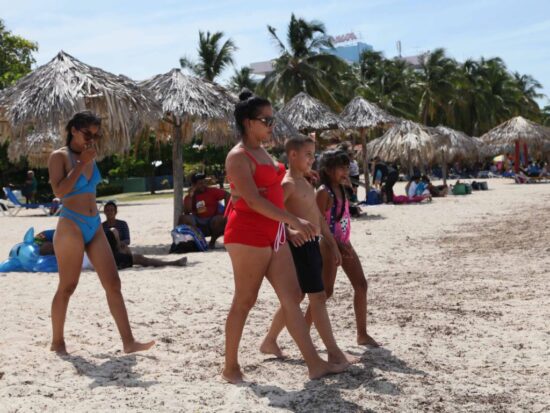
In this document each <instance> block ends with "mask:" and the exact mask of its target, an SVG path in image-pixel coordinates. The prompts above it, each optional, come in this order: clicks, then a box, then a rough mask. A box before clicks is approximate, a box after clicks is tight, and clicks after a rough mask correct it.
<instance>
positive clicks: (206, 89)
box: [139, 68, 238, 146]
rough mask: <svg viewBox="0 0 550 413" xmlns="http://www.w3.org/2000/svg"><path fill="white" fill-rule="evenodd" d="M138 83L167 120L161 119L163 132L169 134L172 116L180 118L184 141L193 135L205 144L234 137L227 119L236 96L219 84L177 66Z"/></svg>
mask: <svg viewBox="0 0 550 413" xmlns="http://www.w3.org/2000/svg"><path fill="white" fill-rule="evenodd" d="M139 84H140V86H142V87H144V88H146V89H148V90H149V91H151V93H152V94H153V95H154V97H155V99H156V100H157V101H158V102H159V103H160V104H161V106H162V111H163V113H164V115H165V116H164V120H166V121H167V122H169V123H168V124H166V123H165V122H163V125H162V127H163V134H164V135H167V136H170V135H171V134H172V133H173V128H174V127H175V123H174V121H175V119H174V118H180V119H182V120H183V122H181V124H180V127H181V129H182V137H183V138H184V141H186V142H187V143H188V141H189V140H190V139H191V138H192V137H193V136H195V135H198V136H200V137H201V138H202V139H203V144H206V145H216V146H223V145H229V144H231V143H232V142H233V141H234V140H235V136H234V132H233V131H232V130H231V128H230V127H229V126H228V122H230V121H231V119H232V114H233V110H234V108H235V103H236V102H237V101H238V99H237V98H236V97H235V96H234V95H233V94H232V93H231V92H229V91H228V90H226V89H224V88H223V87H221V86H219V85H217V84H216V83H213V82H210V81H207V80H203V79H200V78H198V77H196V76H190V75H187V74H185V73H183V72H182V71H181V70H180V69H178V68H176V69H172V70H170V71H169V72H168V73H164V74H160V75H157V76H153V77H152V78H150V79H147V80H144V81H142V82H140V83H139ZM186 128H190V129H189V130H187V129H186Z"/></svg>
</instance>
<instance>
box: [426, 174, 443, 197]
mask: <svg viewBox="0 0 550 413" xmlns="http://www.w3.org/2000/svg"><path fill="white" fill-rule="evenodd" d="M422 182H423V183H424V185H425V186H426V188H427V189H428V191H429V192H430V195H431V196H432V197H434V198H442V197H445V196H447V194H448V193H449V187H448V186H447V185H434V184H432V182H431V181H430V178H428V176H427V175H422Z"/></svg>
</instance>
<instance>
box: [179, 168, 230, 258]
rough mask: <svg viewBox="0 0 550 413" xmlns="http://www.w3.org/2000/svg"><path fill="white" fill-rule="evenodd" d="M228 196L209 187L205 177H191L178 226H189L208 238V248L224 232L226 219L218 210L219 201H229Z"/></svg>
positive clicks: (195, 175)
mask: <svg viewBox="0 0 550 413" xmlns="http://www.w3.org/2000/svg"><path fill="white" fill-rule="evenodd" d="M229 197H230V194H229V193H228V192H227V191H224V190H223V189H219V188H213V187H209V186H208V185H207V183H206V176H205V175H204V174H202V173H196V174H193V175H192V176H191V188H190V189H189V193H188V194H187V195H186V196H185V198H183V214H182V215H181V217H180V219H179V221H178V225H189V226H191V227H194V228H196V229H199V230H200V231H201V232H202V233H203V235H204V236H205V237H210V243H209V246H210V248H214V247H215V245H216V240H217V239H218V238H219V237H221V236H222V235H223V233H224V231H225V224H226V219H225V217H224V216H223V212H222V210H221V209H220V201H225V205H227V202H228V201H229Z"/></svg>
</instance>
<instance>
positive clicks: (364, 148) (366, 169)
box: [360, 128, 370, 200]
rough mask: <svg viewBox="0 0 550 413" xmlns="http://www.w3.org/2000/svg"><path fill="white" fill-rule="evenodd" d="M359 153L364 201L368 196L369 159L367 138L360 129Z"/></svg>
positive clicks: (363, 130) (364, 131) (364, 132)
mask: <svg viewBox="0 0 550 413" xmlns="http://www.w3.org/2000/svg"><path fill="white" fill-rule="evenodd" d="M360 133H361V151H362V152H363V174H364V176H365V200H366V199H367V197H368V195H369V190H370V182H369V180H370V179H369V159H368V156H367V136H366V130H365V128H361V132H360Z"/></svg>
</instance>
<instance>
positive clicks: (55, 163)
mask: <svg viewBox="0 0 550 413" xmlns="http://www.w3.org/2000/svg"><path fill="white" fill-rule="evenodd" d="M83 170H84V164H83V163H82V162H77V163H76V165H75V166H74V168H73V169H71V170H70V171H69V173H68V174H66V175H65V156H64V155H63V153H62V152H57V151H56V152H54V153H52V154H51V155H50V159H49V160H48V173H49V175H50V184H51V186H52V190H53V193H54V195H55V196H56V198H63V197H64V196H65V195H67V194H68V193H69V192H71V190H72V189H73V187H74V185H75V183H76V181H77V180H78V177H79V176H80V174H81V173H82V171H83Z"/></svg>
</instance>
